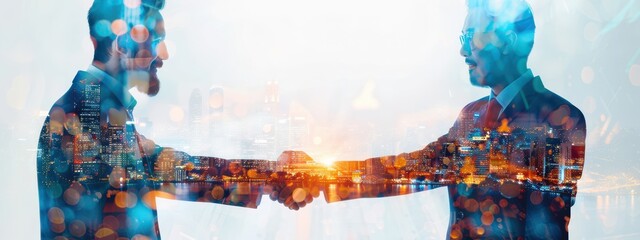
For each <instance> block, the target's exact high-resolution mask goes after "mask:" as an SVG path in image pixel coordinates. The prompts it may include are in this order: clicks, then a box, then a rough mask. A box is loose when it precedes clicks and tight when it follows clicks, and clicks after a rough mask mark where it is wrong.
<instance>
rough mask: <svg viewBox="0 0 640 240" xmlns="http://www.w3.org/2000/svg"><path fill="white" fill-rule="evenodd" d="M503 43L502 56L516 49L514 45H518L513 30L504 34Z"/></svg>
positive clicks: (516, 36)
mask: <svg viewBox="0 0 640 240" xmlns="http://www.w3.org/2000/svg"><path fill="white" fill-rule="evenodd" d="M503 41H504V46H503V48H502V54H503V55H507V54H510V53H511V52H512V51H514V48H516V47H517V46H516V45H517V43H518V34H517V33H516V32H514V31H513V30H508V31H507V32H505V33H504V38H503Z"/></svg>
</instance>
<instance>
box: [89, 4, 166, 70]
mask: <svg viewBox="0 0 640 240" xmlns="http://www.w3.org/2000/svg"><path fill="white" fill-rule="evenodd" d="M139 3H140V4H139V6H138V8H139V9H140V11H138V12H137V13H139V16H135V17H138V18H142V17H144V16H145V14H148V13H150V12H152V10H156V11H159V10H161V9H162V8H164V3H165V0H141V1H140V2H139ZM125 8H128V7H127V6H126V5H125V0H94V1H93V4H92V5H91V8H89V13H88V15H87V21H88V23H89V29H90V30H89V34H90V35H91V38H93V39H94V41H95V42H96V49H95V54H94V56H93V60H94V61H101V62H106V61H108V60H109V58H110V57H111V52H110V51H109V50H110V48H111V44H112V43H113V40H114V39H115V37H116V35H115V34H114V33H113V32H112V31H111V23H112V22H113V21H115V20H117V19H125V17H124V16H125ZM127 24H132V23H131V22H127Z"/></svg>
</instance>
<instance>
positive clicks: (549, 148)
mask: <svg viewBox="0 0 640 240" xmlns="http://www.w3.org/2000/svg"><path fill="white" fill-rule="evenodd" d="M561 144H562V142H561V139H559V138H547V140H546V145H545V155H544V170H543V177H544V179H545V180H547V181H550V182H557V181H559V180H560V179H559V177H560V172H559V171H560V145H561Z"/></svg>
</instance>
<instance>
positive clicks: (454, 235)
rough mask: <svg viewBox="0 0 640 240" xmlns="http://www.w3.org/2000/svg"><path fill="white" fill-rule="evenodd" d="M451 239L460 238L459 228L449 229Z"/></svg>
mask: <svg viewBox="0 0 640 240" xmlns="http://www.w3.org/2000/svg"><path fill="white" fill-rule="evenodd" d="M450 235H451V239H461V238H462V231H460V229H454V230H451V234H450Z"/></svg>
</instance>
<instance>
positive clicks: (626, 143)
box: [0, 0, 640, 239]
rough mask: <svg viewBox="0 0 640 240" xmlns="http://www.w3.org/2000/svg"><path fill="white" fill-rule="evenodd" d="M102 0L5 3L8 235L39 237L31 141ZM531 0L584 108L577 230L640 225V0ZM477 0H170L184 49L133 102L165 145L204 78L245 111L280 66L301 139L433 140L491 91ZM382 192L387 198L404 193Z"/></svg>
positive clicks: (85, 49) (539, 36)
mask: <svg viewBox="0 0 640 240" xmlns="http://www.w3.org/2000/svg"><path fill="white" fill-rule="evenodd" d="M90 4H91V1H89V0H69V1H45V0H25V1H3V3H2V7H0V16H1V21H0V31H2V35H1V37H0V53H1V54H2V55H1V58H0V69H1V70H0V79H1V80H0V81H2V86H3V87H2V89H0V93H1V94H2V97H1V98H0V116H1V120H0V146H2V147H1V148H0V171H1V172H0V182H1V183H2V184H3V185H4V187H3V188H2V191H3V192H1V193H0V210H1V211H0V213H1V214H0V233H1V234H3V235H5V236H7V238H21V239H31V238H37V237H38V233H37V232H38V230H37V226H38V224H37V221H38V220H37V218H38V216H37V214H38V213H37V212H38V202H37V192H36V189H37V186H36V177H35V159H36V158H35V148H36V144H37V137H38V134H39V131H40V128H41V124H42V122H43V120H44V116H43V114H42V113H43V112H45V113H46V111H48V109H49V107H50V106H51V105H52V103H53V102H54V101H55V100H56V99H57V98H58V97H59V96H61V95H62V94H63V93H64V92H65V91H66V90H67V89H68V87H69V86H70V84H71V80H72V79H73V77H74V75H75V73H76V71H78V70H83V69H86V67H87V66H88V65H89V64H90V60H91V57H92V47H91V42H90V40H89V36H88V32H89V31H88V26H87V24H86V12H87V10H88V8H89V6H90ZM531 5H532V8H533V11H534V16H535V19H536V23H537V32H536V43H535V46H534V49H533V53H532V54H531V58H530V67H531V68H532V70H533V72H534V74H536V75H540V76H541V77H542V79H543V81H544V83H545V85H546V86H547V88H549V89H551V90H552V91H554V92H556V93H558V94H560V95H561V96H563V97H565V98H566V99H568V100H569V101H571V102H573V103H574V104H575V105H576V106H577V107H578V108H580V109H581V110H582V111H583V112H584V114H585V116H586V119H587V127H588V136H587V141H588V142H587V153H586V156H587V157H586V164H585V174H584V177H583V179H582V180H581V181H580V182H579V187H580V192H579V199H578V203H577V205H576V206H574V208H573V209H572V211H573V215H572V217H573V219H572V221H571V237H572V238H575V239H582V238H589V239H591V238H604V237H614V238H629V239H634V238H637V237H638V235H640V231H639V230H637V228H633V227H632V226H629V222H633V219H638V217H639V215H640V211H638V209H637V208H638V206H635V205H637V204H640V202H638V201H639V200H637V199H638V198H637V197H633V196H634V195H630V193H632V191H635V192H633V193H635V194H637V193H639V192H640V189H639V188H638V186H639V184H640V180H639V179H640V161H639V157H640V146H639V144H638V143H639V141H638V139H639V137H640V131H639V128H638V125H637V120H638V119H639V117H640V112H639V111H638V109H639V108H638V106H637V104H638V103H639V102H640V45H639V44H638V42H640V31H638V29H640V3H639V2H637V1H618V0H612V1H595V0H593V1H591V0H589V1H588V0H580V1H579V0H556V1H551V0H546V1H542V0H541V1H531ZM465 13H466V10H465V7H464V1H462V0H458V1H444V0H443V1H417V0H416V1H409V0H400V1H355V0H354V1H334V0H329V1H293V0H292V1H284V0H281V1H248V0H247V1H243V0H240V1H208V0H181V1H168V2H167V6H166V9H165V10H164V11H163V15H164V16H165V21H166V29H167V34H168V36H167V42H168V47H169V52H170V54H171V55H172V56H171V58H170V59H169V60H168V61H166V62H165V67H164V68H162V69H160V70H159V75H160V76H161V78H162V81H163V82H162V84H163V85H162V89H161V92H160V94H159V95H158V96H157V97H155V98H147V97H144V96H141V95H140V94H136V97H137V99H138V101H139V104H138V106H137V107H136V111H135V114H136V117H137V118H141V117H147V118H148V119H152V121H153V126H154V127H153V128H151V129H148V130H145V131H146V132H143V133H144V134H146V135H147V136H151V137H152V138H154V139H156V140H157V142H158V143H159V144H161V145H169V144H171V143H172V140H171V139H184V138H186V136H185V135H184V132H185V131H183V130H184V128H185V127H186V125H187V122H186V115H187V109H188V101H189V95H190V94H191V92H192V91H193V89H196V88H198V89H201V90H202V92H203V93H206V92H207V89H209V87H211V86H212V85H217V86H224V87H226V88H227V89H230V90H229V91H227V92H225V94H227V93H228V99H225V107H226V104H232V105H233V106H236V107H238V108H240V110H238V111H237V112H240V113H242V114H239V115H238V116H235V117H236V118H237V119H239V120H242V119H243V118H245V117H246V118H250V117H251V114H252V113H253V111H254V109H258V108H259V104H260V101H261V96H259V95H258V94H261V93H262V92H261V91H262V89H263V88H264V86H265V83H266V82H267V81H270V80H275V81H278V82H279V85H280V93H279V94H280V97H281V99H283V102H285V103H287V106H288V107H289V108H291V109H294V110H291V111H295V112H296V113H300V114H305V115H306V116H308V117H309V119H312V123H313V125H312V126H311V136H310V137H311V138H313V139H316V141H313V144H309V145H308V146H305V148H304V149H303V150H305V151H308V152H314V153H317V154H318V155H317V156H323V157H329V156H330V157H335V158H338V159H364V158H367V157H370V156H371V154H372V153H371V152H362V151H349V149H347V148H340V146H342V145H349V144H356V143H353V142H347V141H358V139H357V138H348V136H345V132H347V131H346V129H348V128H350V127H351V126H354V125H363V124H364V125H367V126H372V129H374V132H375V134H376V135H377V136H382V137H381V139H383V140H381V141H382V144H385V145H388V146H393V147H391V148H388V149H387V148H386V149H385V150H384V151H386V152H383V153H385V154H394V153H399V152H402V151H411V150H415V149H417V148H420V147H421V144H419V143H413V142H412V143H408V144H400V143H401V142H402V139H403V138H404V137H405V136H407V129H413V128H415V127H418V126H423V127H425V128H424V129H426V130H425V131H426V132H425V134H424V135H425V136H426V137H425V138H426V139H424V144H426V143H428V142H430V141H432V140H434V139H435V138H436V137H437V136H439V135H441V134H442V133H445V132H446V131H447V130H448V127H449V126H450V124H451V123H452V122H453V121H454V119H455V117H456V115H457V112H458V111H459V109H461V108H462V106H464V105H465V104H466V103H468V102H470V101H473V100H475V99H477V98H479V97H482V96H484V95H486V94H488V90H487V89H481V88H476V87H472V86H470V84H469V83H468V78H467V76H466V65H465V64H464V61H463V59H462V58H461V57H460V56H459V54H458V50H459V47H460V44H459V41H458V35H459V34H460V30H461V26H462V23H463V20H464V16H465ZM205 96H206V95H205ZM256 96H257V97H256ZM242 110H246V111H244V112H246V114H244V113H243V111H242ZM317 139H320V140H319V141H318V140H317ZM385 139H388V142H384V141H385ZM217 153H218V152H216V150H215V149H208V150H207V149H205V150H201V152H198V154H206V155H216V154H217ZM231 155H232V153H231ZM312 156H313V155H312ZM224 157H241V156H224ZM420 197H421V196H408V197H407V198H408V199H409V200H402V201H410V200H411V199H414V200H415V199H420ZM385 202H388V201H386V200H385ZM358 203H359V202H348V203H347V204H358ZM385 204H386V203H385ZM385 204H383V205H380V207H381V208H384V209H391V208H389V207H390V206H394V205H393V204H398V203H397V202H396V203H394V202H389V204H390V205H385ZM321 206H322V207H320V208H319V209H316V208H314V209H316V210H314V211H320V212H322V211H327V212H329V211H332V210H331V209H329V208H327V209H324V208H325V207H331V206H332V205H328V206H324V205H321ZM219 209H222V210H220V211H226V210H225V209H227V208H226V207H224V206H221V207H219ZM323 209H324V210H323ZM229 211H231V210H229ZM273 211H280V209H279V208H278V210H275V209H274V210H273ZM282 211H284V209H282ZM310 211H311V210H310ZM388 211H390V210H388ZM220 214H223V215H225V214H227V215H228V214H230V213H229V212H226V213H225V212H222V213H220ZM269 214H276V213H274V212H271V213H269ZM344 218H345V219H346V220H345V221H348V222H349V224H345V225H340V224H338V225H335V226H334V227H335V228H336V229H333V230H331V231H338V232H340V231H343V230H344V229H342V230H341V229H340V228H341V227H344V228H351V227H354V226H355V227H357V226H365V225H366V224H368V223H367V221H365V220H364V217H353V216H344ZM294 219H295V218H289V220H291V221H294ZM220 221H222V220H220ZM385 221H391V222H398V224H401V223H402V222H403V221H407V222H406V223H407V224H413V225H419V223H416V221H420V220H419V218H415V217H411V218H403V217H397V219H387V220H385ZM636 221H637V220H636ZM280 222H281V224H289V225H295V224H294V223H293V222H292V223H287V222H286V220H281V221H280ZM309 224H310V226H317V225H313V224H315V223H314V222H310V223H309ZM243 229H244V228H243ZM232 230H233V229H232ZM267 231H269V229H267ZM273 231H275V230H273ZM327 231H329V230H327ZM382 231H387V232H390V233H393V231H394V229H393V228H392V227H387V228H383V230H382ZM314 233H317V234H319V236H324V235H322V234H327V233H326V232H323V231H318V232H314ZM261 236H276V235H274V233H273V232H272V233H271V235H269V234H267V235H261ZM402 236H407V237H408V238H410V236H411V235H402ZM3 238H4V237H3Z"/></svg>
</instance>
